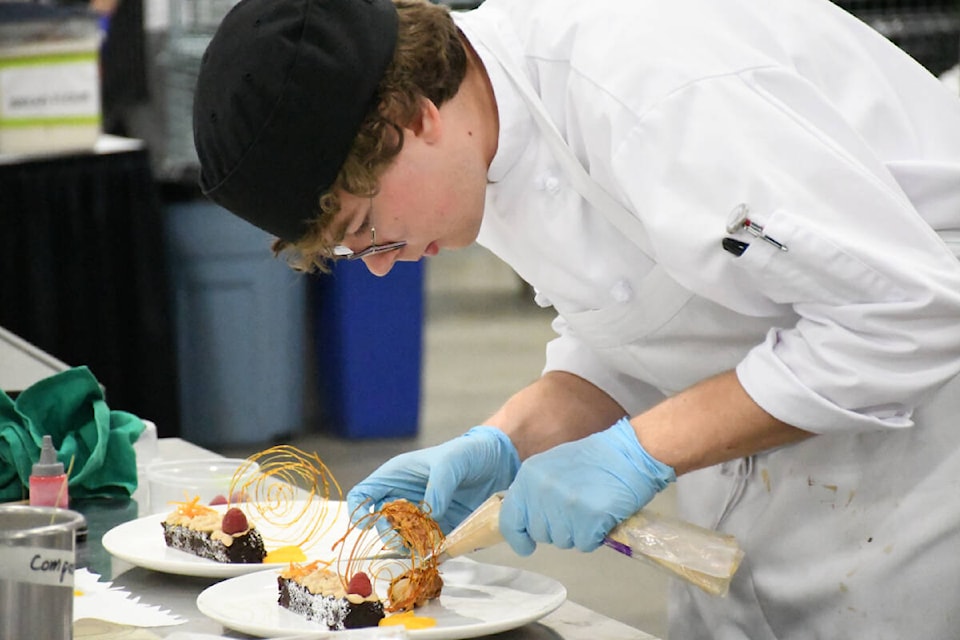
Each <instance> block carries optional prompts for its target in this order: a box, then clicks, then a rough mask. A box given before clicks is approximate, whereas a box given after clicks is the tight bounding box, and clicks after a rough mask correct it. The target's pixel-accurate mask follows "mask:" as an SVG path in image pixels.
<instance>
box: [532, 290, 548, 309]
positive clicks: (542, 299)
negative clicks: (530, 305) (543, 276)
mask: <svg viewBox="0 0 960 640" xmlns="http://www.w3.org/2000/svg"><path fill="white" fill-rule="evenodd" d="M533 301H534V302H535V303H536V304H537V306H538V307H541V308H544V309H546V308H547V307H552V306H553V302H551V301H550V298H548V297H547V296H545V295H543V294H542V293H540V292H539V291H537V292H536V294H535V295H534V296H533Z"/></svg>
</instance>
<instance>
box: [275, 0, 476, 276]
mask: <svg viewBox="0 0 960 640" xmlns="http://www.w3.org/2000/svg"><path fill="white" fill-rule="evenodd" d="M393 4H394V6H396V8H397V15H398V33H397V45H396V51H395V53H394V56H393V60H392V61H391V62H390V64H389V65H388V66H387V69H386V71H385V72H384V76H383V79H382V80H381V81H380V85H379V87H378V89H377V93H378V96H379V100H378V104H377V105H376V107H374V108H372V109H371V110H370V112H369V113H368V114H367V116H366V118H364V120H363V123H362V124H361V125H360V130H359V131H358V132H357V135H356V137H355V138H354V140H353V145H352V146H351V148H350V152H349V153H348V155H347V158H346V160H345V161H344V163H343V166H342V167H340V172H339V173H338V174H337V178H336V180H334V182H333V185H332V186H331V187H330V188H329V189H328V190H327V191H326V192H325V193H323V194H322V195H321V196H320V215H319V216H317V218H316V219H315V220H314V221H313V222H312V223H311V225H310V228H309V229H308V230H307V232H306V233H305V234H304V235H303V237H301V238H300V239H299V240H297V241H296V242H287V241H285V240H277V241H275V242H274V244H273V251H274V253H275V254H276V255H278V256H283V257H284V258H285V259H286V260H287V263H288V264H289V265H290V266H291V267H293V268H294V269H297V270H300V271H321V272H328V271H329V270H330V265H329V263H330V261H331V259H332V258H333V246H332V244H331V243H330V239H329V238H327V239H324V236H325V235H327V234H325V233H324V232H325V231H326V229H327V227H328V226H329V225H330V222H331V220H332V219H333V217H334V216H335V215H336V214H337V213H338V212H339V211H340V198H339V197H338V195H337V194H338V193H339V192H340V191H343V192H346V193H351V194H354V195H358V196H363V197H372V196H374V195H376V193H377V190H378V188H379V187H378V184H379V179H380V176H381V175H382V174H383V172H384V171H385V170H386V169H387V167H388V166H389V165H390V163H391V162H393V160H394V158H396V157H397V154H399V153H400V150H401V149H402V148H403V128H402V127H403V125H405V124H408V123H410V122H411V121H413V119H414V118H415V117H416V116H417V115H418V113H419V109H420V100H421V98H427V99H428V100H430V101H431V102H433V103H434V104H435V105H436V106H437V107H439V106H440V105H442V104H443V103H444V102H446V101H447V100H449V99H450V98H452V97H453V96H454V95H456V93H457V91H458V90H459V88H460V84H461V82H462V81H463V78H464V75H465V74H466V68H467V54H466V51H465V49H464V46H463V43H462V42H461V41H460V32H459V30H458V29H457V27H456V25H455V24H454V22H453V19H452V18H451V17H450V10H449V8H448V7H446V6H445V5H438V4H432V3H430V2H427V0H393ZM341 239H342V238H333V241H334V242H339V241H340V240H341Z"/></svg>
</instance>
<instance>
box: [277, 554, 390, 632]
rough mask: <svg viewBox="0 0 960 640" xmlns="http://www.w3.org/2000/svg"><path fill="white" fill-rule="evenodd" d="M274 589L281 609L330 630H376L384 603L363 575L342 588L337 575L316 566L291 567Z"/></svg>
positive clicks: (314, 564)
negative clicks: (277, 590) (278, 593)
mask: <svg viewBox="0 0 960 640" xmlns="http://www.w3.org/2000/svg"><path fill="white" fill-rule="evenodd" d="M277 587H278V589H279V591H280V597H279V598H278V599H277V602H278V603H279V604H280V606H281V607H284V608H285V609H289V610H290V611H292V612H293V613H296V614H298V615H301V616H304V617H306V618H307V619H308V620H314V621H316V622H318V623H321V624H324V625H326V626H327V628H328V629H330V630H331V631H340V630H343V629H358V628H360V627H375V626H377V624H378V623H379V622H380V620H381V619H382V618H383V615H384V614H383V603H382V602H380V599H379V598H377V596H376V594H375V593H373V588H372V587H371V584H370V578H369V577H367V575H366V574H365V573H357V574H355V575H354V576H353V578H351V580H350V583H349V585H348V586H347V588H346V589H345V588H344V586H343V583H342V582H341V580H340V577H339V576H337V575H336V574H335V573H333V572H331V571H328V570H327V569H324V568H318V567H317V563H312V564H310V565H306V566H298V565H295V564H291V565H290V568H289V569H287V570H286V571H284V572H282V573H281V574H280V575H279V576H278V577H277Z"/></svg>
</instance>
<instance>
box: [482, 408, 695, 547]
mask: <svg viewBox="0 0 960 640" xmlns="http://www.w3.org/2000/svg"><path fill="white" fill-rule="evenodd" d="M676 479H677V476H676V474H675V473H674V471H673V469H672V468H671V467H669V466H667V465H665V464H663V463H662V462H659V461H657V460H655V459H654V458H653V457H651V456H650V454H648V453H647V452H646V451H645V450H644V449H643V447H642V446H641V445H640V442H639V441H638V440H637V436H636V434H635V433H634V431H633V427H632V426H631V425H630V422H629V420H627V418H622V419H621V420H620V421H619V422H617V423H616V424H614V425H613V426H612V427H610V428H609V429H607V430H606V431H601V432H599V433H595V434H593V435H592V436H588V437H586V438H584V439H582V440H577V441H574V442H568V443H565V444H561V445H558V446H556V447H554V448H553V449H550V450H548V451H545V452H543V453H540V454H537V455H535V456H532V457H530V458H529V459H528V460H527V461H526V462H524V463H523V466H522V467H521V468H520V472H519V473H518V474H517V478H516V480H514V481H513V485H511V487H510V490H509V491H507V494H506V495H505V496H504V499H503V505H502V506H501V509H500V532H501V533H502V534H503V536H504V538H506V540H507V542H508V543H510V546H511V547H513V550H514V551H516V552H517V553H518V554H520V555H522V556H527V555H530V554H531V553H533V551H534V549H536V547H537V543H538V542H549V543H552V544H554V545H556V546H558V547H560V548H561V549H569V548H570V547H576V548H577V549H580V550H581V551H593V550H594V549H596V548H597V547H598V546H600V545H601V544H602V543H603V538H604V537H605V536H606V535H607V533H609V532H610V530H611V529H613V528H614V527H615V526H616V525H618V524H619V523H620V522H622V521H623V520H626V519H627V518H628V517H630V516H632V515H633V514H634V513H636V512H637V511H639V510H640V509H641V508H643V507H644V506H645V505H646V504H647V503H648V502H650V500H651V499H653V497H654V496H655V495H656V494H657V493H658V492H659V491H662V490H663V489H664V488H666V486H667V484H669V483H670V482H673V481H674V480H676Z"/></svg>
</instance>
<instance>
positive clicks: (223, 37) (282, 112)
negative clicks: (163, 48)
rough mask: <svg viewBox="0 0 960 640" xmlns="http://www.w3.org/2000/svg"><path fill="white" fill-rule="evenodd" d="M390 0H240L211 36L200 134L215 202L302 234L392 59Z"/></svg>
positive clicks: (203, 72)
mask: <svg viewBox="0 0 960 640" xmlns="http://www.w3.org/2000/svg"><path fill="white" fill-rule="evenodd" d="M396 40H397V12H396V9H395V8H394V6H393V3H392V2H391V0H241V2H239V3H238V4H237V5H236V6H234V7H233V9H231V10H230V12H229V13H228V14H227V15H226V16H225V17H224V19H223V22H221V24H220V26H219V28H218V29H217V32H216V34H215V35H214V36H213V38H212V39H211V41H210V44H209V45H208V47H207V50H206V53H205V54H204V56H203V61H202V63H201V66H200V74H199V76H198V79H197V87H196V92H195V94H194V105H193V136H194V144H195V145H196V148H197V155H198V156H199V159H200V187H201V189H202V190H203V193H204V194H206V195H207V196H208V197H210V198H211V199H212V200H213V201H214V202H216V203H217V204H219V205H221V206H223V207H224V208H226V209H229V210H230V211H232V212H233V213H235V214H236V215H238V216H240V217H241V218H243V219H245V220H247V221H248V222H251V223H253V224H254V225H256V226H258V227H260V228H261V229H263V230H264V231H266V232H268V233H270V234H273V235H275V236H277V237H279V238H282V239H284V240H287V241H290V242H295V241H296V240H298V239H299V238H300V237H302V235H303V233H304V232H305V231H306V229H307V222H308V221H309V220H310V219H312V218H314V217H316V216H317V215H318V214H319V206H318V200H319V197H320V195H321V194H322V193H323V192H324V191H326V190H327V189H329V188H330V186H331V185H332V184H333V181H334V180H335V179H336V177H337V173H338V172H339V171H340V167H341V166H342V165H343V162H344V160H345V159H346V157H347V153H348V152H349V151H350V146H351V144H352V143H353V139H354V138H355V137H356V134H357V131H358V130H359V128H360V124H361V123H362V122H363V119H364V117H365V116H366V114H367V113H368V112H369V110H370V109H372V108H375V106H376V103H377V100H378V96H377V87H378V85H379V84H380V80H381V78H382V77H383V74H384V72H385V70H386V68H387V65H388V64H389V63H390V60H392V59H393V54H394V47H395V46H396Z"/></svg>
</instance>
